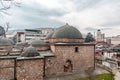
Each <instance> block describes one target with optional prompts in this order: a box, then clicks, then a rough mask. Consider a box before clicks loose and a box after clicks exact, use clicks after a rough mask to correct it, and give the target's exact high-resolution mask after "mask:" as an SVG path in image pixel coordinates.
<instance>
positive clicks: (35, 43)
mask: <svg viewBox="0 0 120 80" xmlns="http://www.w3.org/2000/svg"><path fill="white" fill-rule="evenodd" d="M31 45H32V46H48V43H45V42H44V41H42V40H34V41H32V42H31Z"/></svg>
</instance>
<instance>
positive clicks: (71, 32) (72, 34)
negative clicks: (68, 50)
mask: <svg viewBox="0 0 120 80" xmlns="http://www.w3.org/2000/svg"><path fill="white" fill-rule="evenodd" d="M52 38H60V39H61V38H67V39H81V38H82V34H81V32H80V31H79V30H78V29H77V28H75V27H73V26H70V25H68V24H66V25H64V26H62V27H60V28H58V29H57V30H56V31H55V32H54V34H53V35H52Z"/></svg>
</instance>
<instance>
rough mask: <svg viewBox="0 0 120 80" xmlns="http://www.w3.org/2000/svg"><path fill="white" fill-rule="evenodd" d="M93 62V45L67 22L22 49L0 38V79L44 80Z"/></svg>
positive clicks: (84, 67) (83, 68)
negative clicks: (45, 36)
mask: <svg viewBox="0 0 120 80" xmlns="http://www.w3.org/2000/svg"><path fill="white" fill-rule="evenodd" d="M94 65H95V64H94V44H91V43H85V42H84V39H83V37H82V34H81V32H80V31H79V30H78V29H76V28H75V27H73V26H70V25H68V24H66V25H64V26H62V27H59V28H58V29H56V30H55V31H54V32H52V33H51V34H49V35H48V36H47V38H46V40H45V41H41V40H34V41H32V42H31V44H24V45H22V49H21V48H18V47H16V46H13V45H12V42H11V41H10V40H8V39H6V38H1V39H0V80H47V78H49V77H51V76H56V75H57V76H60V75H64V74H67V73H73V72H78V71H85V70H87V69H88V68H89V67H95V66H94ZM49 80H50V79H49Z"/></svg>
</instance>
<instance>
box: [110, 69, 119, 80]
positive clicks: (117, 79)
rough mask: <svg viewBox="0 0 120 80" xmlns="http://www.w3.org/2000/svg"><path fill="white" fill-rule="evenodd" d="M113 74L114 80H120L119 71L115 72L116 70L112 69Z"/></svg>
mask: <svg viewBox="0 0 120 80" xmlns="http://www.w3.org/2000/svg"><path fill="white" fill-rule="evenodd" d="M112 71H113V73H114V74H115V77H114V78H115V80H120V70H117V69H116V68H113V70H112Z"/></svg>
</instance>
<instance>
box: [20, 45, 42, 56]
mask: <svg viewBox="0 0 120 80" xmlns="http://www.w3.org/2000/svg"><path fill="white" fill-rule="evenodd" d="M39 55H40V54H39V53H38V51H37V50H36V48H34V47H32V46H29V47H28V48H27V49H26V50H25V51H24V52H23V53H22V54H21V56H22V57H34V56H39Z"/></svg>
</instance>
